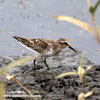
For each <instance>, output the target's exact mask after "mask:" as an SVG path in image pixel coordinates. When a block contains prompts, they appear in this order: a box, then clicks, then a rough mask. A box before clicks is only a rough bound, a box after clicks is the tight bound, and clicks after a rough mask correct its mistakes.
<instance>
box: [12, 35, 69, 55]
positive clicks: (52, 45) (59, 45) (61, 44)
mask: <svg viewBox="0 0 100 100" xmlns="http://www.w3.org/2000/svg"><path fill="white" fill-rule="evenodd" d="M13 38H15V39H16V40H18V41H19V42H20V43H22V44H24V45H25V46H27V47H29V48H30V49H32V50H34V51H36V52H38V53H40V54H43V55H45V56H53V55H55V54H57V53H59V52H60V51H61V50H62V49H64V48H66V47H69V43H68V40H67V39H65V38H60V39H58V40H57V41H53V40H48V39H44V38H38V39H28V38H22V37H18V36H13Z"/></svg>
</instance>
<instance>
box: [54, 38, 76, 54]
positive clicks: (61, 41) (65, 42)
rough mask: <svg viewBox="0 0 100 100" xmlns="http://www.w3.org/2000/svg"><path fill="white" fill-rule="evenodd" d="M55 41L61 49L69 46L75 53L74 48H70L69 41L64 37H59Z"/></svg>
mask: <svg viewBox="0 0 100 100" xmlns="http://www.w3.org/2000/svg"><path fill="white" fill-rule="evenodd" d="M56 42H57V43H58V44H59V46H60V48H61V49H64V48H70V49H71V50H73V51H74V52H76V53H77V51H76V50H75V49H74V48H72V47H71V46H70V44H69V42H68V40H67V39H65V38H60V39H59V40H57V41H56Z"/></svg>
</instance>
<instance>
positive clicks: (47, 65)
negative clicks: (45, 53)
mask: <svg viewBox="0 0 100 100" xmlns="http://www.w3.org/2000/svg"><path fill="white" fill-rule="evenodd" d="M44 63H45V65H46V66H47V68H48V70H50V67H49V66H48V64H47V63H46V57H45V59H44Z"/></svg>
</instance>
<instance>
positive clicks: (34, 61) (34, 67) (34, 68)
mask: <svg viewBox="0 0 100 100" xmlns="http://www.w3.org/2000/svg"><path fill="white" fill-rule="evenodd" d="M35 63H36V58H35V59H34V60H33V65H34V66H33V71H34V73H35V71H36V64H35Z"/></svg>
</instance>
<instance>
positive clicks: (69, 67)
mask: <svg viewBox="0 0 100 100" xmlns="http://www.w3.org/2000/svg"><path fill="white" fill-rule="evenodd" d="M80 56H81V52H80V51H79V52H78V53H77V54H76V53H74V52H72V51H69V50H67V51H66V50H65V51H62V52H61V53H60V54H59V55H58V56H56V57H52V58H48V59H47V63H48V65H49V66H50V68H51V69H50V70H49V71H48V70H47V67H46V66H45V64H44V63H43V59H40V60H38V61H37V63H36V69H35V70H36V71H34V67H33V64H32V62H28V63H26V64H23V65H21V66H18V67H16V68H13V69H11V70H10V71H9V72H8V73H9V74H10V75H14V76H15V77H16V79H17V80H19V81H20V82H21V83H22V84H23V85H24V86H25V87H26V88H27V89H29V90H30V91H31V92H32V93H33V95H34V96H36V97H37V99H38V100H77V96H78V94H79V93H80V92H81V81H80V79H79V77H78V76H77V75H76V76H65V77H63V78H60V79H56V78H55V77H56V76H57V75H59V74H61V73H64V72H70V71H77V68H78V66H79V64H80ZM18 58H19V56H12V57H9V58H5V57H0V67H4V66H5V65H7V64H9V63H11V62H12V61H13V60H15V59H18ZM89 65H91V66H93V69H92V70H91V71H89V72H88V73H86V76H85V85H84V86H85V93H87V92H88V91H90V90H92V89H93V90H94V94H93V95H92V96H90V97H88V98H87V99H86V100H100V99H99V97H100V66H97V65H95V64H93V63H92V62H91V61H89V60H88V59H87V58H85V57H83V67H84V68H86V67H87V66H89ZM4 81H5V83H6V95H7V93H8V94H11V95H12V94H14V95H15V94H16V95H18V94H22V95H23V94H25V95H26V93H25V91H24V90H23V89H22V88H21V87H20V86H19V85H18V84H16V83H15V82H13V81H10V80H6V79H4ZM14 92H15V93H14ZM6 100H30V98H29V97H13V96H12V97H6Z"/></svg>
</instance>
